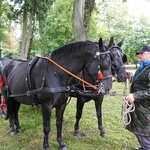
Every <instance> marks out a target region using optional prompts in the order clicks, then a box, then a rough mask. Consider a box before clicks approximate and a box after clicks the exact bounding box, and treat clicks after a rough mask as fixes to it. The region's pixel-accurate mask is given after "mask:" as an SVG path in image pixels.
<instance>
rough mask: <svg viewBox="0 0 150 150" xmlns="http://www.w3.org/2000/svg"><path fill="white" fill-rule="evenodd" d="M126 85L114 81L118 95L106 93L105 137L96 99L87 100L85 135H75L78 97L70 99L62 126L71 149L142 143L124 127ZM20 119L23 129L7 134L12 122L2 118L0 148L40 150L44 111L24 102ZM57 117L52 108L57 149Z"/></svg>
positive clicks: (125, 148)
mask: <svg viewBox="0 0 150 150" xmlns="http://www.w3.org/2000/svg"><path fill="white" fill-rule="evenodd" d="M123 88H124V84H123V83H114V84H113V89H112V91H113V92H114V91H116V92H117V94H118V95H116V96H106V97H105V98H104V101H103V105H102V112H103V117H102V118H103V125H104V129H105V131H106V134H107V137H106V138H102V137H100V133H99V130H98V128H97V117H96V111H95V105H94V102H93V101H90V102H87V103H86V104H85V107H84V110H83V116H82V119H81V121H80V125H79V126H80V131H82V132H84V133H85V136H83V137H75V136H73V126H74V123H75V111H76V99H74V98H72V99H71V102H70V103H69V104H68V105H67V108H66V111H65V114H64V119H65V121H66V124H65V125H64V126H63V139H64V142H65V143H66V144H67V148H68V149H69V150H112V149H114V150H130V149H133V148H134V147H138V146H139V144H138V142H137V139H136V138H135V136H134V135H133V134H132V133H130V132H128V131H127V130H126V129H124V126H123V122H121V121H120V115H121V108H122V96H123V95H122V94H123ZM19 119H20V124H21V126H22V127H23V133H22V134H17V135H15V136H13V137H12V136H10V135H9V134H8V131H9V122H8V121H6V120H3V119H2V118H0V127H1V134H0V139H1V147H0V149H3V150H9V149H15V150H31V149H34V150H41V149H42V143H43V129H42V116H41V111H40V110H39V109H37V108H36V107H31V106H25V105H21V109H20V111H19ZM55 121H56V119H55V110H53V111H52V120H51V133H50V138H49V139H50V140H49V143H50V144H51V149H52V150H56V149H58V143H57V141H56V134H57V132H56V126H55V123H56V122H55Z"/></svg>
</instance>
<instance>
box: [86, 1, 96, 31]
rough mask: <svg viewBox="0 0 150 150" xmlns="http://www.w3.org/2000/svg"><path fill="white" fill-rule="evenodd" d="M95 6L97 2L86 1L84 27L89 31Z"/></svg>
mask: <svg viewBox="0 0 150 150" xmlns="http://www.w3.org/2000/svg"><path fill="white" fill-rule="evenodd" d="M94 5H95V0H85V8H84V27H85V30H86V31H87V29H86V28H87V27H88V24H89V21H90V18H91V14H92V11H93V8H94Z"/></svg>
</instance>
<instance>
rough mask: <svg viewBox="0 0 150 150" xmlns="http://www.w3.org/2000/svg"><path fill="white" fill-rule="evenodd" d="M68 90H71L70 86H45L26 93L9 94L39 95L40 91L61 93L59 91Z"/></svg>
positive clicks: (16, 95) (14, 95) (15, 95)
mask: <svg viewBox="0 0 150 150" xmlns="http://www.w3.org/2000/svg"><path fill="white" fill-rule="evenodd" d="M67 91H70V87H69V86H67V87H56V88H49V87H43V88H39V89H35V90H31V91H27V93H24V94H13V95H9V97H20V96H31V95H37V94H39V93H59V92H67Z"/></svg>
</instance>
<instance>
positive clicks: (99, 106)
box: [94, 96, 106, 137]
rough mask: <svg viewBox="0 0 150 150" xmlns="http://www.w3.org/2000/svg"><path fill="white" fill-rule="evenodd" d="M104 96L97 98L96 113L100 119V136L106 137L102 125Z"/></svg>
mask: <svg viewBox="0 0 150 150" xmlns="http://www.w3.org/2000/svg"><path fill="white" fill-rule="evenodd" d="M103 98H104V96H100V97H98V98H96V99H94V101H95V108H96V114H97V119H98V129H99V130H100V136H101V137H106V133H105V130H104V128H103V125H102V102H103Z"/></svg>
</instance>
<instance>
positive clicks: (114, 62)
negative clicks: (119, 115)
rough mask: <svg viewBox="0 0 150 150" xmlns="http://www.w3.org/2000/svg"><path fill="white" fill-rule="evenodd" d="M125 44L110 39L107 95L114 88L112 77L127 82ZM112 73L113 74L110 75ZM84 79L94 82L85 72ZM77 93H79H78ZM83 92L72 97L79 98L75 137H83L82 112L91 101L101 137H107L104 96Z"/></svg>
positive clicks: (105, 80)
mask: <svg viewBox="0 0 150 150" xmlns="http://www.w3.org/2000/svg"><path fill="white" fill-rule="evenodd" d="M122 44H123V40H122V41H120V42H119V43H118V44H114V39H113V37H111V38H110V42H109V45H108V46H107V49H108V50H109V51H110V57H111V66H110V67H109V69H108V70H109V71H108V70H106V71H105V70H104V71H103V75H104V80H103V82H104V85H105V91H106V93H108V92H109V90H110V89H111V88H112V83H113V81H112V75H117V76H116V78H117V81H118V82H125V80H126V71H125V66H124V62H123V60H122V58H123V55H124V54H123V53H122V51H121V46H122ZM110 72H111V73H110ZM84 79H85V80H86V81H88V82H90V83H92V84H93V80H92V79H91V78H90V76H89V75H88V74H87V73H86V72H85V73H84ZM77 89H78V90H79V89H80V90H81V91H83V90H84V89H83V86H82V85H78V88H77ZM86 89H87V90H90V89H91V88H90V87H88V88H86ZM76 93H77V92H76ZM81 93H82V92H78V94H76V95H75V94H74V93H73V94H72V93H71V97H76V98H77V104H76V105H77V106H76V108H77V110H76V122H75V125H74V135H76V136H82V134H83V133H81V132H80V131H79V121H80V119H81V117H82V111H83V107H84V104H85V103H86V102H89V101H90V100H94V102H95V108H96V114H97V118H98V129H99V130H100V136H102V137H105V136H106V133H105V130H104V128H103V125H102V109H101V106H102V102H103V98H104V94H103V93H100V94H95V95H94V94H88V95H87V94H81Z"/></svg>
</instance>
